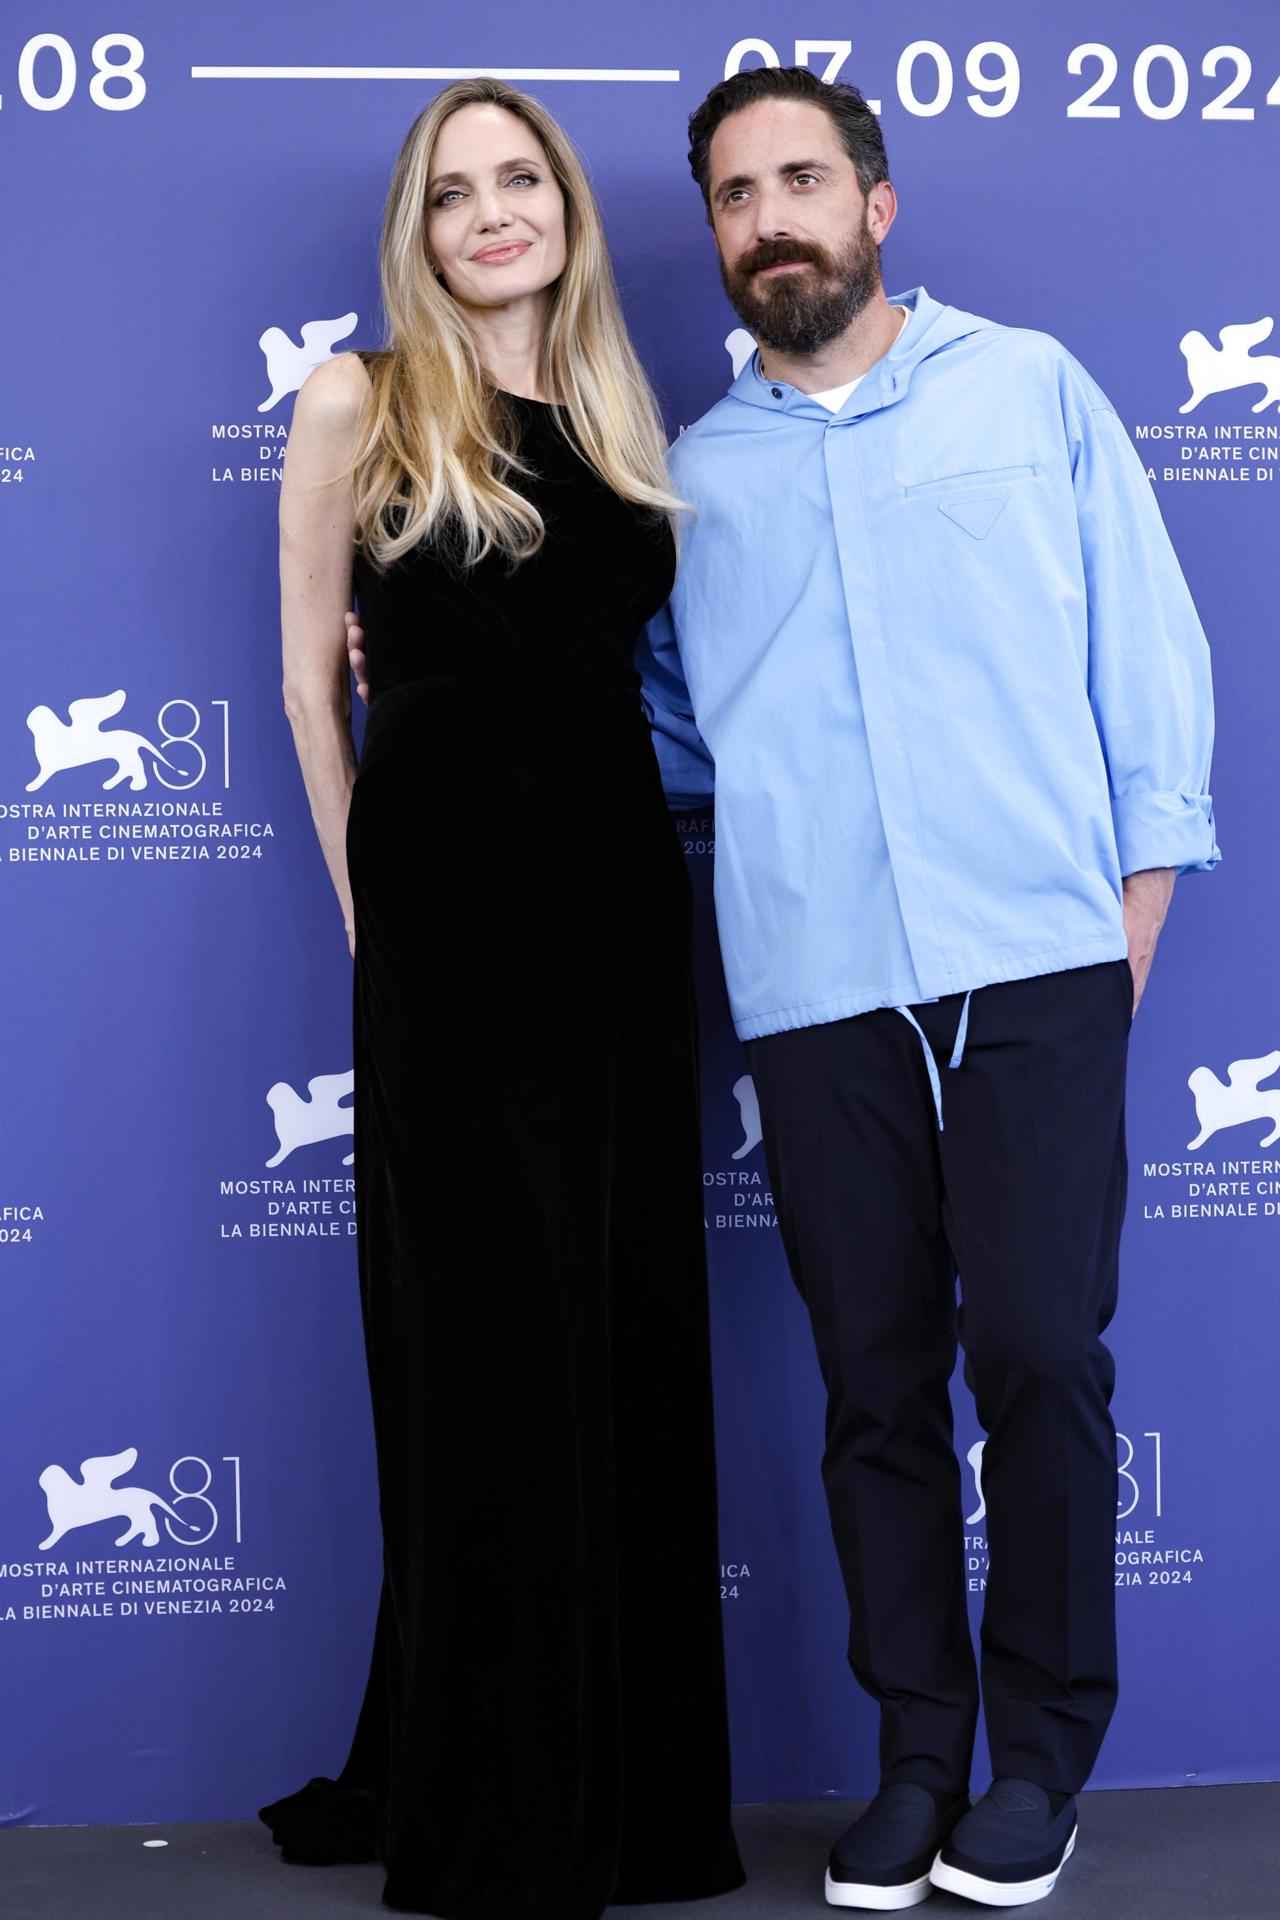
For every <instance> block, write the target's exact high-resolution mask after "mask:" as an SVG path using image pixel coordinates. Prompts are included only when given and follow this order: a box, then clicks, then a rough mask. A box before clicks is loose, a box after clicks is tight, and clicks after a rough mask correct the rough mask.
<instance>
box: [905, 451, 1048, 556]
mask: <svg viewBox="0 0 1280 1920" xmlns="http://www.w3.org/2000/svg"><path fill="white" fill-rule="evenodd" d="M1035 474H1036V470H1035V468H1034V467H1033V466H1022V467H978V468H975V469H973V470H972V471H970V472H968V473H948V474H944V475H943V476H942V477H941V478H940V479H937V480H920V481H917V482H916V484H915V485H914V486H909V487H904V488H903V490H902V491H903V494H904V495H905V497H906V498H907V499H908V500H911V501H917V500H918V501H920V502H922V503H923V504H925V505H927V506H936V507H937V508H938V510H939V512H941V513H943V514H945V515H946V517H947V519H948V520H950V521H952V522H953V524H954V525H955V526H957V527H961V528H963V530H964V531H965V533H967V534H969V535H970V536H971V538H973V539H974V540H985V539H986V537H987V535H988V534H989V533H990V531H991V529H992V527H994V525H995V523H996V521H997V520H998V519H999V518H1000V515H1001V514H1002V513H1003V512H1004V509H1005V506H1006V504H1007V502H1008V499H1009V495H1010V493H1011V492H1012V490H1013V489H1014V487H1016V486H1021V485H1025V483H1026V482H1027V481H1028V480H1034V479H1035Z"/></svg>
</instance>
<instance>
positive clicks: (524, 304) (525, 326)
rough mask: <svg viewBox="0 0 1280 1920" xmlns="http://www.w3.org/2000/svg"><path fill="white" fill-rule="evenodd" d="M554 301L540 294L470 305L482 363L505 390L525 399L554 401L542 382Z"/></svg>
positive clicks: (469, 316) (470, 320)
mask: <svg viewBox="0 0 1280 1920" xmlns="http://www.w3.org/2000/svg"><path fill="white" fill-rule="evenodd" d="M550 304H551V303H550V300H549V298H548V297H547V295H546V294H545V293H536V294H534V295H532V296H531V297H530V298H529V299H527V300H513V301H512V302H511V303H510V305H509V306H504V307H468V308H466V309H464V311H465V314H466V320H467V325H468V326H469V327H470V329H471V331H472V333H473V334H474V335H475V342H476V350H477V352H478V353H479V355H480V362H481V365H482V366H483V367H484V370H485V372H486V373H487V374H488V375H489V378H490V379H491V380H492V381H493V382H494V384H495V385H496V386H498V387H500V388H501V389H502V391H503V392H504V393H515V394H519V395H520V396H521V397H522V398H523V399H525V400H550V399H551V398H552V397H553V396H552V395H551V394H549V393H547V392H546V391H545V390H544V387H543V381H542V349H543V344H544V342H545V340H546V333H547V314H548V311H549V309H550Z"/></svg>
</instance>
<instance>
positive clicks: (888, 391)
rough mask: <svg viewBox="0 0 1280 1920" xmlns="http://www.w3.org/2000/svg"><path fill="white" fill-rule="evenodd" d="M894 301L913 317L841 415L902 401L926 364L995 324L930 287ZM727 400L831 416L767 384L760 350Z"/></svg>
mask: <svg viewBox="0 0 1280 1920" xmlns="http://www.w3.org/2000/svg"><path fill="white" fill-rule="evenodd" d="M889 298H890V300H891V301H892V303H893V305H894V306H898V307H907V308H909V309H910V311H911V316H912V317H911V319H910V321H909V322H908V324H907V325H906V326H905V327H904V328H903V330H902V334H901V336H900V338H899V339H898V340H896V341H895V342H894V344H893V346H891V347H890V349H889V351H888V353H886V354H885V355H884V356H883V357H882V358H881V359H879V360H877V361H876V364H875V365H874V366H873V367H872V368H870V369H869V371H868V372H867V374H866V375H865V377H864V378H863V379H862V380H861V381H860V382H859V384H858V387H857V388H856V390H855V392H854V393H853V394H852V396H851V397H850V399H849V400H847V401H846V402H845V405H844V407H842V408H841V410H840V412H841V416H844V415H846V414H847V415H848V417H850V418H854V417H856V415H858V414H859V413H865V412H869V411H870V410H871V409H872V408H874V407H881V406H886V405H888V404H889V403H890V401H893V400H898V399H901V397H902V395H903V394H904V393H905V392H906V391H907V388H908V387H909V386H910V384H911V376H912V374H913V373H914V371H915V369H916V368H917V367H918V366H919V365H920V363H921V361H923V360H928V359H929V358H931V356H932V355H933V354H935V353H941V352H942V351H943V350H944V349H945V348H947V347H949V346H950V345H951V343H952V342H953V341H955V340H963V339H966V338H967V337H968V336H969V335H970V334H972V333H979V332H982V331H984V330H986V329H987V328H989V327H991V326H993V325H994V324H995V323H994V322H993V321H991V320H983V319H982V318H981V317H980V316H979V315H978V314H976V313H965V312H964V311H963V309H962V308H960V307H948V306H944V305H943V304H942V302H941V301H940V300H935V299H933V298H932V296H931V295H930V294H929V292H928V291H927V289H926V288H924V287H912V288H911V290H910V291H909V292H908V293H894V294H890V296H889ZM727 398H729V399H731V400H740V401H742V402H743V403H744V404H745V405H746V406H749V407H759V408H760V409H762V410H763V411H765V412H767V413H773V414H776V413H778V412H780V411H782V412H795V411H802V410H803V411H807V410H809V409H812V410H813V411H814V412H816V413H818V414H820V415H822V416H823V417H824V418H826V419H829V418H830V415H829V414H828V413H827V411H826V409H825V408H824V407H823V406H822V404H821V402H819V401H815V400H813V399H811V398H810V396H809V395H808V394H807V393H802V392H801V391H800V389H799V387H792V386H788V385H787V383H786V381H785V380H766V379H765V377H764V375H763V374H762V373H761V371H760V351H759V348H757V349H756V351H755V352H754V353H753V354H752V355H751V358H750V359H749V360H748V361H747V364H746V366H745V367H744V368H743V369H742V372H741V373H740V374H739V375H738V377H737V379H736V380H735V381H734V383H733V385H732V386H731V387H730V388H729V392H728V395H727Z"/></svg>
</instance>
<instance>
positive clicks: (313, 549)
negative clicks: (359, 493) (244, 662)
mask: <svg viewBox="0 0 1280 1920" xmlns="http://www.w3.org/2000/svg"><path fill="white" fill-rule="evenodd" d="M368 394H369V376H368V374H367V373H366V372H365V370H364V366H363V364H362V363H361V361H360V359H359V357H358V356H357V355H356V354H354V353H343V354H338V355H337V356H336V357H335V358H334V359H332V360H326V361H324V362H322V363H321V365H320V366H318V367H316V368H315V369H314V370H313V371H312V372H311V373H310V374H308V376H307V378H306V380H305V381H304V382H303V385H302V389H301V391H300V392H299V394H298V398H297V400H296V402H295V403H294V413H293V425H292V427H291V429H290V432H289V442H288V445H287V447H286V449H285V457H284V475H283V479H282V482H281V488H280V631H281V637H282V642H283V659H284V709H285V713H286V714H287V715H288V718H289V724H290V726H291V727H292V729H293V742H294V746H295V747H296V749H297V753H298V762H299V765H300V766H301V768H302V778H303V782H304V784H305V786H306V789H307V798H308V800H309V801H310V803H311V817H312V819H313V820H314V822H315V828H316V833H317V835H318V836H319V840H320V847H321V851H322V852H323V854H324V858H325V864H326V866H327V867H328V869H329V877H330V879H331V880H332V881H333V885H334V891H335V892H336V894H337V896H338V901H339V904H340V905H341V907H342V917H343V921H344V924H345V926H346V929H347V941H348V944H349V945H350V946H351V948H352V951H354V948H355V931H354V927H353V923H352V910H351V886H350V882H349V880H348V878H347V856H346V832H347V810H348V808H349V806H350V802H351V788H352V784H353V782H354V780H355V771H356V756H355V745H354V742H353V741H352V737H351V677H350V668H349V665H348V660H347V643H346V631H345V627H344V622H343V614H344V612H345V610H346V609H347V608H348V607H349V606H350V605H351V594H352V588H351V565H352V555H353V551H354V543H355V531H356V526H355V509H354V506H353V504H352V496H351V483H350V481H349V480H342V481H336V482H335V479H334V476H335V475H336V474H341V473H342V472H343V470H344V469H345V468H346V467H347V465H348V464H349V462H350V460H351V457H352V455H353V453H354V452H355V450H356V447H357V444H358V439H359V432H360V422H361V415H362V413H363V410H364V405H365V401H366V400H367V398H368Z"/></svg>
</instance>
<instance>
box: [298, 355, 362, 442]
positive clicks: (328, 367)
mask: <svg viewBox="0 0 1280 1920" xmlns="http://www.w3.org/2000/svg"><path fill="white" fill-rule="evenodd" d="M372 391H373V382H372V380H371V379H370V378H369V370H368V368H367V367H366V366H365V363H364V361H363V359H362V358H361V356H360V355H359V354H358V353H335V354H334V355H333V356H332V357H331V358H330V359H327V360H322V361H321V362H320V364H319V365H318V366H315V367H312V369H311V371H310V373H309V374H308V375H307V377H306V379H305V380H304V381H303V383H302V385H301V387H300V388H299V389H298V397H297V399H296V400H295V401H294V404H293V423H294V426H295V427H296V426H297V425H298V423H299V417H300V416H301V417H302V418H303V419H305V420H306V421H307V422H309V423H310V424H311V425H313V426H315V427H317V428H319V429H320V430H321V431H323V430H325V429H328V430H332V429H334V428H343V427H349V426H350V425H351V424H353V422H354V421H355V420H356V419H358V418H359V416H360V414H361V413H362V412H363V411H364V408H365V405H366V403H367V401H368V399H369V395H370V394H371V393H372Z"/></svg>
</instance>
